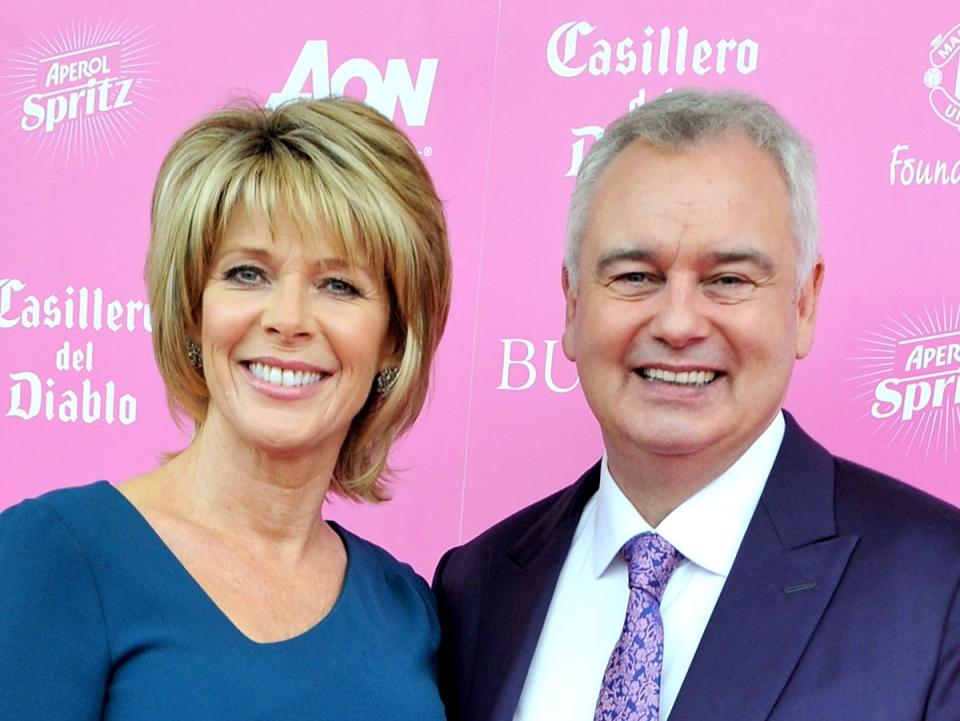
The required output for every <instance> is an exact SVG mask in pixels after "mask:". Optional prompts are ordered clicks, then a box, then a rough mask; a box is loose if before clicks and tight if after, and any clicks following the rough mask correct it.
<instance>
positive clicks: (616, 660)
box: [593, 533, 683, 721]
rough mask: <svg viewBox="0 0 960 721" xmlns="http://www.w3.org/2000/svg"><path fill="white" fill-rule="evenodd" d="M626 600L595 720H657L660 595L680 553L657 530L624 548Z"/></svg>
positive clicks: (660, 656) (678, 560) (627, 544)
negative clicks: (626, 577)
mask: <svg viewBox="0 0 960 721" xmlns="http://www.w3.org/2000/svg"><path fill="white" fill-rule="evenodd" d="M623 558H624V560H625V561H626V562H627V574H628V578H629V581H630V600H629V601H628V602H627V615H626V618H625V619H624V621H623V631H621V632H620V638H619V639H618V640H617V644H616V646H614V647H613V653H611V654H610V661H608V662H607V670H606V672H605V673H604V674H603V685H602V686H601V687H600V698H599V699H598V700H597V710H596V712H595V713H594V716H593V718H594V721H659V718H660V670H661V668H662V666H663V622H662V621H661V620H660V599H661V598H662V597H663V589H664V588H665V587H666V585H667V581H669V580H670V575H671V574H672V573H673V571H674V569H676V567H677V564H678V563H680V560H681V559H682V558H683V556H682V555H681V554H680V553H679V551H677V550H676V549H675V548H674V547H673V546H671V545H670V544H669V543H667V542H666V541H665V540H664V539H663V538H661V537H660V536H658V535H657V534H655V533H641V534H639V535H637V536H634V537H633V538H631V539H630V540H629V541H627V542H626V543H625V544H624V546H623Z"/></svg>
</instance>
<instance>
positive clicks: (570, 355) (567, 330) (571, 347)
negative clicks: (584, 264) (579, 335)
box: [560, 266, 577, 362]
mask: <svg viewBox="0 0 960 721" xmlns="http://www.w3.org/2000/svg"><path fill="white" fill-rule="evenodd" d="M560 284H561V286H562V287H563V295H564V298H566V302H567V307H566V313H565V315H566V321H565V324H564V328H563V354H564V355H565V356H566V357H567V360H569V361H572V362H576V360H577V352H576V329H575V326H576V319H577V289H576V287H575V286H574V285H573V284H572V283H571V282H570V273H569V271H568V270H567V268H566V266H564V267H563V270H562V272H561V274H560Z"/></svg>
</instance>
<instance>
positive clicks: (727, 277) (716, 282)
mask: <svg viewBox="0 0 960 721" xmlns="http://www.w3.org/2000/svg"><path fill="white" fill-rule="evenodd" d="M756 287H757V285H756V283H754V282H753V281H751V280H750V279H749V278H745V277H744V276H742V275H732V274H727V273H725V274H723V275H718V276H715V277H713V278H709V279H707V281H706V282H705V283H704V292H705V293H706V294H707V295H708V296H711V297H713V298H716V299H717V300H723V301H737V300H743V299H745V298H747V297H749V296H750V295H751V294H752V293H753V291H754V290H755V289H756Z"/></svg>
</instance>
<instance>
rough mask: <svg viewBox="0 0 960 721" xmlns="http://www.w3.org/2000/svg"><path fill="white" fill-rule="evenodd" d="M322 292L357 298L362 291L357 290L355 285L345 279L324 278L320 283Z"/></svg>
mask: <svg viewBox="0 0 960 721" xmlns="http://www.w3.org/2000/svg"><path fill="white" fill-rule="evenodd" d="M320 288H321V290H326V291H328V292H330V293H333V294H334V295H342V296H349V297H352V296H357V295H360V291H359V290H357V287H356V286H355V285H353V283H351V282H349V281H347V280H344V279H343V278H324V279H323V280H322V281H320Z"/></svg>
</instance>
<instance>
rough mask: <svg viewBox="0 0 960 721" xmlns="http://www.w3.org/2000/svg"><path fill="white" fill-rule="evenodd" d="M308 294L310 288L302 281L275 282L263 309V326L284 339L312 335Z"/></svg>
mask: <svg viewBox="0 0 960 721" xmlns="http://www.w3.org/2000/svg"><path fill="white" fill-rule="evenodd" d="M309 295H310V289H309V288H308V287H306V286H305V284H303V283H300V282H297V281H294V280H285V281H281V282H279V283H277V284H276V285H275V286H274V288H273V289H272V290H271V292H270V296H269V298H268V300H267V306H266V308H265V309H264V311H263V315H262V318H261V324H262V326H263V328H264V329H265V330H266V331H267V332H268V333H269V334H270V335H273V336H276V337H279V338H281V339H282V340H284V341H289V340H294V339H296V338H298V337H301V336H310V335H312V334H313V332H314V330H313V327H312V326H313V323H312V321H311V316H310V297H309Z"/></svg>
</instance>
